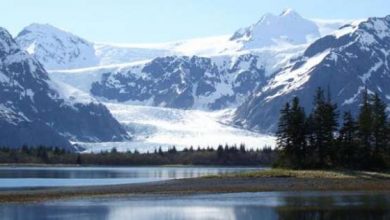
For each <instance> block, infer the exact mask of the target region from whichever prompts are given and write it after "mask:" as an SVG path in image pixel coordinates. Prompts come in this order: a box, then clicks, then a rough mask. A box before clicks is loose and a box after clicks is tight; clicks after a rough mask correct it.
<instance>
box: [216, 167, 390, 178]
mask: <svg viewBox="0 0 390 220" xmlns="http://www.w3.org/2000/svg"><path fill="white" fill-rule="evenodd" d="M214 177H215V176H214ZM220 177H246V178H267V177H280V178H337V179H350V178H364V179H390V173H389V172H383V173H379V172H368V171H343V170H340V171H339V170H333V171H332V170H289V169H270V170H261V171H253V172H246V173H238V174H228V175H224V176H220Z"/></svg>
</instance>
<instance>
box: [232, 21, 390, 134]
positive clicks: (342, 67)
mask: <svg viewBox="0 0 390 220" xmlns="http://www.w3.org/2000/svg"><path fill="white" fill-rule="evenodd" d="M389 54H390V16H387V17H385V18H369V19H368V20H366V21H363V22H356V23H355V24H351V25H347V26H344V27H342V28H340V29H339V30H338V31H336V32H335V33H334V34H332V35H329V36H325V37H323V38H321V39H319V40H317V41H316V42H314V43H313V44H312V45H311V46H310V47H309V48H307V49H306V51H305V53H304V55H303V56H302V57H300V58H298V59H295V60H292V61H291V62H290V65H288V66H286V67H285V68H284V69H282V70H281V71H279V72H278V73H276V74H275V75H274V76H273V77H271V78H270V79H269V81H268V82H267V83H266V85H265V86H264V87H262V88H259V89H258V90H257V91H256V92H255V93H254V94H253V95H252V96H251V97H250V98H249V99H248V100H247V101H246V102H245V103H244V104H243V105H242V106H240V107H239V108H238V109H237V111H236V116H235V123H236V124H238V125H242V126H244V127H247V128H250V129H256V130H263V131H275V129H276V123H277V120H278V117H279V110H280V109H281V107H282V105H283V104H284V103H286V102H287V101H289V100H291V99H292V97H294V96H298V97H299V98H300V99H301V102H302V104H303V106H304V107H305V108H306V109H307V111H310V110H311V106H312V100H313V98H312V96H313V94H314V91H315V90H316V88H317V87H322V88H324V89H327V88H329V92H330V94H331V95H332V98H333V100H334V102H336V103H337V104H338V107H339V109H340V110H341V111H347V110H351V111H353V112H354V113H356V112H357V110H358V109H359V103H360V96H361V93H362V91H363V90H364V89H365V88H367V89H368V91H369V92H370V93H374V92H376V93H378V94H379V95H380V96H381V98H382V99H383V100H384V101H385V102H386V103H387V104H390V86H389V85H390V68H389V63H390V56H389Z"/></svg>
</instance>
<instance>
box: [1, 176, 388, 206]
mask: <svg viewBox="0 0 390 220" xmlns="http://www.w3.org/2000/svg"><path fill="white" fill-rule="evenodd" d="M266 191H381V192H386V193H390V173H389V172H384V173H378V172H365V171H323V170H285V169H271V170H261V171H254V172H248V173H239V174H229V175H221V176H207V177H202V178H194V179H179V180H169V181H161V182H153V183H143V184H125V185H115V186H89V187H62V188H47V189H23V190H14V191H3V192H0V203H1V202H3V203H8V202H36V201H43V200H56V199H69V198H85V197H87V198H90V197H118V196H124V197H131V196H134V195H137V196H147V195H175V196H179V195H183V194H202V193H238V192H266Z"/></svg>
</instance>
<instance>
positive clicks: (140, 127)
mask: <svg viewBox="0 0 390 220" xmlns="http://www.w3.org/2000/svg"><path fill="white" fill-rule="evenodd" d="M105 105H106V106H107V107H108V108H109V110H110V111H111V113H112V114H113V115H114V117H115V118H116V119H117V120H118V121H119V122H120V123H121V124H123V125H124V126H125V128H126V129H128V131H130V132H131V133H132V134H133V135H134V136H135V139H134V140H133V141H129V142H102V143H93V144H89V143H81V142H79V143H78V144H80V145H81V146H83V147H85V148H86V152H100V151H102V150H111V148H113V147H116V148H117V149H118V150H119V151H127V150H135V149H137V150H138V151H140V152H146V151H149V152H152V151H154V150H155V149H157V148H158V147H159V146H161V147H162V148H163V149H167V148H168V147H172V146H176V147H177V149H183V148H184V147H190V146H193V147H194V148H197V147H198V146H200V147H208V146H210V147H214V148H216V147H217V146H218V145H219V144H222V145H224V144H229V145H233V144H237V145H239V144H241V143H243V144H245V145H246V147H247V148H254V149H260V148H263V147H264V146H274V144H275V138H274V137H273V136H269V135H262V134H258V133H254V132H251V131H247V130H243V129H239V128H234V127H231V126H228V125H225V124H223V123H222V121H223V120H224V119H226V117H227V114H228V110H224V111H217V112H207V111H200V110H180V109H170V108H161V107H149V106H135V105H126V104H118V103H105Z"/></svg>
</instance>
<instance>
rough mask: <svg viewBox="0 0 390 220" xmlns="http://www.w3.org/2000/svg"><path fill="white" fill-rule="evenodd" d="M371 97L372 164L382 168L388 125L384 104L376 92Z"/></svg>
mask: <svg viewBox="0 0 390 220" xmlns="http://www.w3.org/2000/svg"><path fill="white" fill-rule="evenodd" d="M371 99H372V119H373V121H372V137H373V155H372V156H373V158H372V161H371V163H372V166H374V167H376V168H383V167H384V166H385V163H386V161H385V160H386V159H385V157H384V156H385V153H386V147H387V146H386V145H387V144H388V141H389V139H388V132H389V130H388V127H387V114H386V104H385V103H384V102H383V101H382V100H381V99H380V97H379V95H378V94H375V95H373V96H372V97H371Z"/></svg>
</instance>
